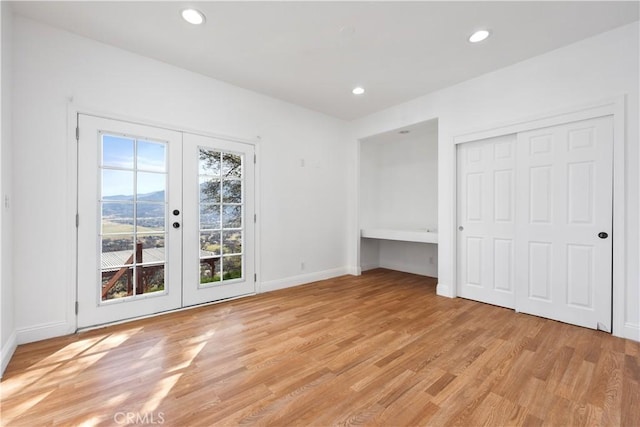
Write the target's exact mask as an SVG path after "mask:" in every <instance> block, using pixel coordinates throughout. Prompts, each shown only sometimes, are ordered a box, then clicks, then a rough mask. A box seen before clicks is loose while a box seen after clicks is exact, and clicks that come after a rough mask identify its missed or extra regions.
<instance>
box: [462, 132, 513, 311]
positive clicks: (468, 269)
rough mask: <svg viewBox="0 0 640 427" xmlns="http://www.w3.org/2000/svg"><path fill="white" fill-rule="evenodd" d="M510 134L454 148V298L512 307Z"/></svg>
mask: <svg viewBox="0 0 640 427" xmlns="http://www.w3.org/2000/svg"><path fill="white" fill-rule="evenodd" d="M515 139H516V138H515V135H510V136H506V137H499V138H492V139H488V140H483V141H476V142H471V143H466V144H461V145H459V146H458V157H457V159H458V165H457V170H458V192H457V199H458V248H459V250H458V260H457V261H458V266H459V272H458V279H457V286H458V294H459V295H460V296H462V297H464V298H469V299H473V300H476V301H482V302H486V303H490V304H495V305H499V306H502V307H509V308H513V307H514V306H515V295H514V269H513V261H514V252H513V251H514V245H513V235H514V220H515V183H514V179H515V169H514V168H515V152H516V151H515Z"/></svg>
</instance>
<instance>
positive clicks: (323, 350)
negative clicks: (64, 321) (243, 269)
mask: <svg viewBox="0 0 640 427" xmlns="http://www.w3.org/2000/svg"><path fill="white" fill-rule="evenodd" d="M435 285H436V280H435V279H432V278H427V277H423V276H417V275H413V274H408V273H400V272H394V271H389V270H384V269H377V270H372V271H369V272H367V273H365V274H363V275H362V276H358V277H354V276H343V277H339V278H335V279H330V280H325V281H320V282H316V283H313V284H309V285H305V286H299V287H296V288H290V289H285V290H281V291H276V292H271V293H267V294H260V295H256V296H251V297H247V298H243V299H238V300H233V301H226V302H223V303H220V304H215V305H209V306H202V307H197V308H193V309H190V310H184V311H180V312H176V313H170V314H166V315H162V316H156V317H151V318H147V319H142V320H138V321H133V322H129V323H124V324H120V325H115V326H110V327H106V328H102V329H96V330H93V331H88V332H83V333H79V334H75V335H72V336H67V337H61V338H56V339H52V340H46V341H41V342H37V343H32V344H27V345H22V346H19V347H18V349H17V350H16V353H15V355H14V357H13V359H12V360H11V362H10V363H9V366H8V368H7V370H6V372H5V375H4V378H3V379H2V382H1V383H0V405H1V406H0V409H1V412H0V424H2V425H7V426H29V427H31V426H40V425H65V426H66V425H106V426H109V425H118V424H120V425H122V424H123V421H127V420H126V419H124V418H122V417H134V418H135V417H138V420H137V421H139V422H138V424H141V422H140V421H142V422H146V423H147V424H149V423H150V421H155V423H156V424H163V425H166V426H210V425H224V426H227V425H251V426H253V425H275V426H285V425H286V426H307V425H320V426H325V425H327V426H328V425H381V426H415V425H435V426H440V425H460V426H469V425H523V426H541V425H553V426H557V425H602V426H638V425H640V405H639V404H638V402H639V401H640V385H639V384H640V343H636V342H632V341H628V340H623V339H620V338H616V337H612V336H611V335H609V334H606V333H604V332H600V331H593V330H589V329H584V328H580V327H575V326H571V325H566V324H563V323H559V322H555V321H552V320H547V319H542V318H538V317H535V316H531V315H525V314H519V313H515V312H513V311H512V310H507V309H504V308H499V307H494V306H491V305H487V304H482V303H478V302H474V301H468V300H465V299H461V298H457V299H448V298H442V297H438V296H436V295H435ZM159 417H160V418H161V420H162V423H158V421H159ZM130 421H131V420H130ZM133 421H136V420H135V419H133ZM129 424H133V423H129Z"/></svg>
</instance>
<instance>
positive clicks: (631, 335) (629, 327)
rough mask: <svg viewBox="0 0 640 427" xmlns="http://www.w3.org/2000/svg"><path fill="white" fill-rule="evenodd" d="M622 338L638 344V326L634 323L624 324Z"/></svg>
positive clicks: (639, 336) (639, 326) (639, 329)
mask: <svg viewBox="0 0 640 427" xmlns="http://www.w3.org/2000/svg"><path fill="white" fill-rule="evenodd" d="M622 336H623V337H624V338H627V339H630V340H633V341H638V342H640V325H636V324H634V323H628V322H627V323H625V324H624V330H623V332H622Z"/></svg>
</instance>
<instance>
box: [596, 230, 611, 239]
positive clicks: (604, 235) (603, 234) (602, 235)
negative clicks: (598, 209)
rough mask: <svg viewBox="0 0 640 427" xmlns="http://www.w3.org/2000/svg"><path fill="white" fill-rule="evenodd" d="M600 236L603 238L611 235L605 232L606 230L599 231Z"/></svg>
mask: <svg viewBox="0 0 640 427" xmlns="http://www.w3.org/2000/svg"><path fill="white" fill-rule="evenodd" d="M598 237H599V238H601V239H606V238H607V237H609V235H608V234H607V233H605V232H604V231H601V232H599V233H598Z"/></svg>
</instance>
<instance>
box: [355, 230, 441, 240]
mask: <svg viewBox="0 0 640 427" xmlns="http://www.w3.org/2000/svg"><path fill="white" fill-rule="evenodd" d="M360 236H361V237H366V238H368V239H381V240H398V241H401V242H419V243H436V244H437V243H438V233H437V232H434V231H428V230H398V229H392V228H363V229H361V230H360Z"/></svg>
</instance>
